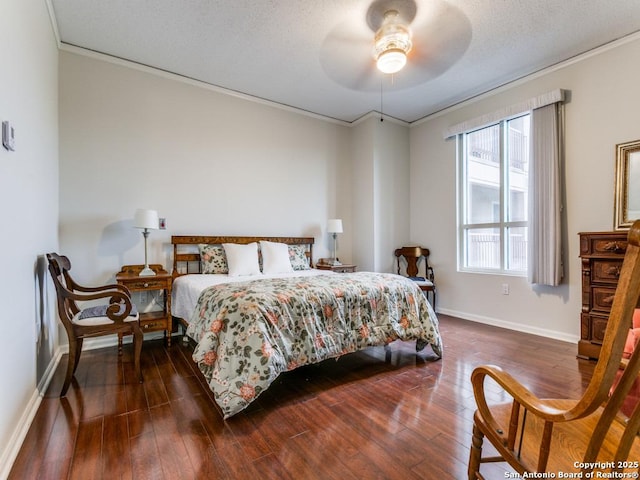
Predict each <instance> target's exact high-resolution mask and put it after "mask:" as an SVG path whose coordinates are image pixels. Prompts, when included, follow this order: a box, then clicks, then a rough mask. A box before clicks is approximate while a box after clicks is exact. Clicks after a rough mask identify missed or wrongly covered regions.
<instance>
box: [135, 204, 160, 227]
mask: <svg viewBox="0 0 640 480" xmlns="http://www.w3.org/2000/svg"><path fill="white" fill-rule="evenodd" d="M159 222H160V220H159V219H158V212H157V211H156V210H146V209H144V208H139V209H137V210H136V214H135V216H134V218H133V225H134V227H136V228H149V229H157V228H158V226H159Z"/></svg>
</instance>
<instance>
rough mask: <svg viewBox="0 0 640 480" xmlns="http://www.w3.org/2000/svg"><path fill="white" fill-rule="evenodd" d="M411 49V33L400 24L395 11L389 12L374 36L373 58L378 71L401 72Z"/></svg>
mask: <svg viewBox="0 0 640 480" xmlns="http://www.w3.org/2000/svg"><path fill="white" fill-rule="evenodd" d="M411 47H412V43H411V31H410V30H409V28H408V27H406V26H405V25H403V24H402V23H400V20H399V14H398V12H397V11H395V10H389V11H388V12H387V13H385V15H384V21H383V22H382V25H381V26H380V28H379V29H378V31H377V32H376V36H375V45H374V48H373V56H374V58H375V59H376V65H377V66H378V70H380V71H381V72H383V73H396V72H399V71H400V70H402V68H403V67H404V66H405V65H406V63H407V54H408V53H409V51H410V50H411Z"/></svg>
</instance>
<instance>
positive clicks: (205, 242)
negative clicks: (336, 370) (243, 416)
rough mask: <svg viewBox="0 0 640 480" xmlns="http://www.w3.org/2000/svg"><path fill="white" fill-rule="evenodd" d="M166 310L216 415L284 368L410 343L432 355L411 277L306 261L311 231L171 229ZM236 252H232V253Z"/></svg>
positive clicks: (432, 320)
mask: <svg viewBox="0 0 640 480" xmlns="http://www.w3.org/2000/svg"><path fill="white" fill-rule="evenodd" d="M171 242H172V244H173V250H174V255H173V258H174V264H173V276H174V280H173V288H172V301H171V310H172V315H173V316H174V317H176V318H178V319H179V321H180V322H181V323H182V324H183V327H184V329H185V334H186V336H187V337H189V338H190V339H191V340H192V341H193V342H194V344H195V347H194V350H193V360H194V361H195V362H196V363H197V365H198V368H199V369H200V371H201V372H202V374H203V376H204V378H205V380H206V381H207V383H208V385H209V388H210V389H211V390H212V392H213V395H214V398H215V400H216V403H217V404H218V406H219V407H220V410H221V412H222V415H223V416H224V418H229V417H231V416H232V415H235V414H236V413H238V412H240V411H241V410H243V409H244V408H246V407H247V406H248V405H250V404H251V402H253V401H254V400H255V399H256V398H257V397H258V396H259V395H260V394H261V393H262V392H263V391H265V390H266V389H267V388H268V387H269V385H270V384H271V383H272V382H273V381H274V380H275V379H276V378H277V377H278V375H279V374H280V373H282V372H286V371H289V370H292V369H294V368H297V367H299V366H302V365H306V364H310V363H317V362H321V361H323V360H326V359H329V358H338V357H340V356H342V355H345V354H348V353H351V352H355V351H358V350H362V349H364V348H368V347H372V346H379V345H388V344H389V343H391V342H393V341H395V340H404V341H408V340H415V341H416V350H417V351H420V350H422V349H424V348H426V347H427V345H430V348H431V349H432V350H433V352H434V353H435V354H436V356H437V358H440V357H441V355H442V340H441V338H440V333H439V329H438V320H437V317H436V315H435V312H434V311H433V309H432V308H431V306H430V304H429V303H428V302H427V300H426V297H425V296H424V295H423V294H422V293H421V291H420V289H419V288H418V287H417V286H416V285H415V283H414V282H412V281H411V280H409V279H407V278H405V277H402V276H399V275H395V274H385V273H372V272H357V273H333V272H330V271H327V270H316V269H313V268H311V266H312V258H313V255H312V251H313V250H312V249H313V243H314V239H313V238H310V237H229V236H223V237H220V236H219V237H210V236H172V238H171ZM238 252H240V253H238Z"/></svg>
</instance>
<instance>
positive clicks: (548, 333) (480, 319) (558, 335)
mask: <svg viewBox="0 0 640 480" xmlns="http://www.w3.org/2000/svg"><path fill="white" fill-rule="evenodd" d="M438 313H442V314H444V315H451V316H452V317H457V318H462V319H463V320H469V321H471V322H477V323H484V324H486V325H492V326H494V327H500V328H506V329H507V330H515V331H516V332H522V333H530V334H531V335H538V336H540V337H547V338H552V339H554V340H560V341H563V342H568V343H574V344H576V345H577V344H578V340H579V339H580V338H579V337H578V336H577V335H570V334H568V333H565V332H558V331H556V330H547V329H545V328H537V327H532V326H530V325H523V324H521V323H513V322H507V321H505V320H500V319H497V318H491V317H485V316H482V315H474V314H472V313H467V312H459V311H457V310H450V309H447V308H440V307H438Z"/></svg>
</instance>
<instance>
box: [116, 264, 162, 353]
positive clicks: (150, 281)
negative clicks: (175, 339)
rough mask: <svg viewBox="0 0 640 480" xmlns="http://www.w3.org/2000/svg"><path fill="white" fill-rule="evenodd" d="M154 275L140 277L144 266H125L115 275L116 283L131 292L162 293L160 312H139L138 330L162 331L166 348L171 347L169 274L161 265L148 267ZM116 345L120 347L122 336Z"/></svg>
mask: <svg viewBox="0 0 640 480" xmlns="http://www.w3.org/2000/svg"><path fill="white" fill-rule="evenodd" d="M149 266H150V267H151V269H152V270H153V271H154V272H156V274H155V275H150V276H145V277H141V276H140V275H139V273H140V271H141V270H142V269H143V268H144V265H125V266H123V267H122V270H120V272H118V274H117V275H116V282H118V283H119V284H120V285H124V286H125V287H127V288H128V289H129V290H130V291H131V292H149V291H155V290H163V291H164V301H163V306H162V310H160V311H157V312H144V313H143V312H140V328H141V329H142V332H143V333H146V332H156V331H160V330H164V335H165V338H166V340H167V346H168V347H170V346H171V329H172V326H173V323H172V319H171V281H172V278H171V274H170V273H169V272H167V271H166V270H165V269H164V268H163V267H162V265H149ZM118 344H119V346H121V345H122V335H118Z"/></svg>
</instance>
